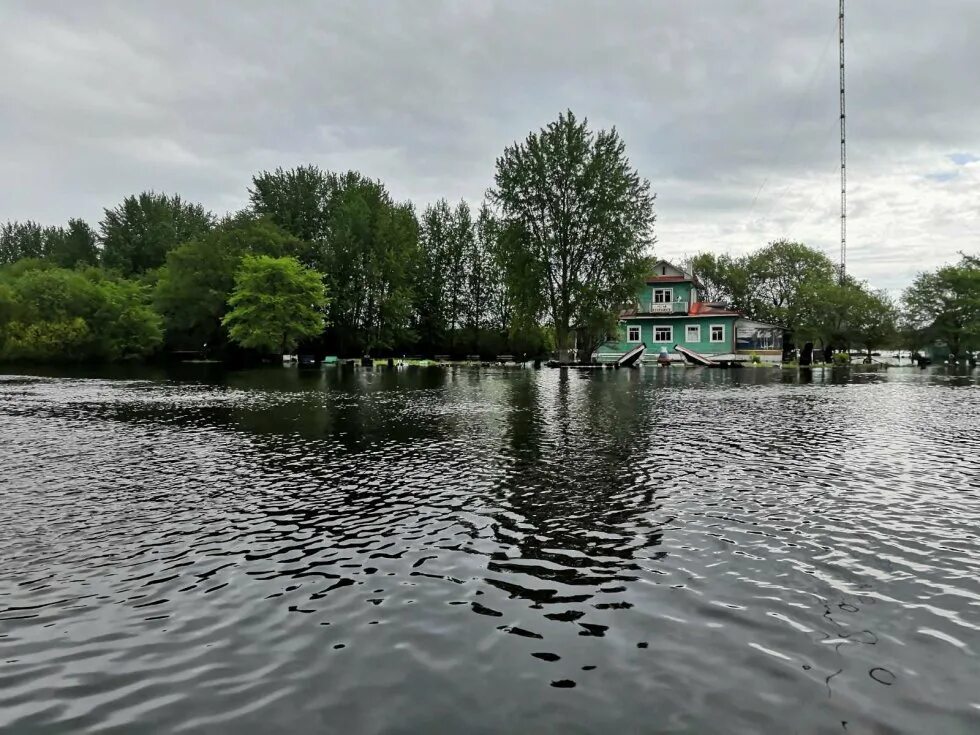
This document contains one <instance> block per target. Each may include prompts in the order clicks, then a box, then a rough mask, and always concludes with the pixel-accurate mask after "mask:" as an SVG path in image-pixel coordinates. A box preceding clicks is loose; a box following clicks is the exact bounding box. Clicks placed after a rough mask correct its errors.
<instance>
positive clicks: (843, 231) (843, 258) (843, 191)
mask: <svg viewBox="0 0 980 735" xmlns="http://www.w3.org/2000/svg"><path fill="white" fill-rule="evenodd" d="M837 27H838V30H839V33H838V40H839V42H840V280H841V283H843V282H844V278H845V276H846V274H847V134H846V131H847V128H846V125H845V122H846V120H847V113H846V107H845V105H844V0H840V13H839V15H838V25H837Z"/></svg>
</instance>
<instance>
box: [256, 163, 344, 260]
mask: <svg viewBox="0 0 980 735" xmlns="http://www.w3.org/2000/svg"><path fill="white" fill-rule="evenodd" d="M340 180H341V177H339V176H338V175H337V174H333V173H329V172H327V171H323V170H321V169H320V168H319V167H317V166H312V165H311V166H297V167H296V168H293V169H283V168H277V169H276V170H275V171H262V172H261V173H259V174H257V175H256V176H254V177H253V178H252V186H251V188H250V189H249V190H248V193H249V198H250V200H251V202H252V209H254V210H255V212H256V213H257V214H260V215H265V216H267V217H269V218H270V219H271V220H272V221H273V222H275V223H276V224H277V225H279V226H280V227H282V228H283V229H284V230H285V231H286V232H289V233H291V234H293V235H295V236H296V237H298V238H300V239H302V240H306V241H307V242H311V243H322V242H324V241H325V240H326V238H327V234H328V232H329V230H330V199H331V197H332V196H333V193H334V192H335V191H336V190H337V188H338V186H339V184H340ZM308 265H312V264H308Z"/></svg>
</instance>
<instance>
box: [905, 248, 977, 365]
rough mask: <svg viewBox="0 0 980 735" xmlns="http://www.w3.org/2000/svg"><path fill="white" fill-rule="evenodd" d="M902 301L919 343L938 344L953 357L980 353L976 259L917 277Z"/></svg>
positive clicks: (966, 258) (965, 258)
mask: <svg viewBox="0 0 980 735" xmlns="http://www.w3.org/2000/svg"><path fill="white" fill-rule="evenodd" d="M903 300H904V302H905V311H906V319H907V323H908V325H909V326H910V327H911V330H912V332H913V333H914V334H916V335H917V337H918V339H919V341H920V342H933V341H938V342H942V343H943V344H945V345H946V346H947V347H948V348H949V350H950V352H951V353H953V354H954V355H961V354H962V353H963V352H964V351H968V350H976V349H980V258H977V257H976V256H969V255H964V256H963V258H962V260H961V261H960V262H959V263H958V264H956V265H945V266H943V267H941V268H938V269H936V270H935V271H932V272H931V273H920V274H919V275H918V276H916V278H915V281H913V283H912V285H911V286H910V287H909V288H908V289H906V291H905V294H904V297H903Z"/></svg>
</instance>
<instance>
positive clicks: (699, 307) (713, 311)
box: [688, 301, 742, 316]
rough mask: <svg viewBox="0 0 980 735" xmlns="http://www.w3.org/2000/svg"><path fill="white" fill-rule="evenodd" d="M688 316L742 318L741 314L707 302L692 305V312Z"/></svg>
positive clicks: (696, 302) (697, 302)
mask: <svg viewBox="0 0 980 735" xmlns="http://www.w3.org/2000/svg"><path fill="white" fill-rule="evenodd" d="M688 314H689V315H690V316H742V314H741V312H738V311H732V310H731V309H726V308H725V307H722V306H716V305H715V304H711V303H708V302H706V301H695V302H694V303H693V304H691V310H690V311H689V312H688Z"/></svg>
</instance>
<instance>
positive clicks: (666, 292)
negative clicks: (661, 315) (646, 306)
mask: <svg viewBox="0 0 980 735" xmlns="http://www.w3.org/2000/svg"><path fill="white" fill-rule="evenodd" d="M657 291H661V292H662V293H661V297H660V300H659V301H658V300H657ZM650 299H651V303H653V304H672V303H674V289H673V288H664V287H663V286H654V287H653V292H652V293H651V295H650Z"/></svg>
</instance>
